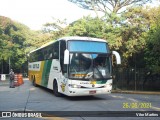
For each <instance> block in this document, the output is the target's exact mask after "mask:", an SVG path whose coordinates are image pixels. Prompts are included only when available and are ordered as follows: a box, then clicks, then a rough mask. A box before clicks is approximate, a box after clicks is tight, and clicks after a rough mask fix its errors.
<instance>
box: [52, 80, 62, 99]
mask: <svg viewBox="0 0 160 120" xmlns="http://www.w3.org/2000/svg"><path fill="white" fill-rule="evenodd" d="M53 93H54V95H55V96H56V97H60V96H61V93H59V92H58V85H57V82H56V81H55V82H54V83H53Z"/></svg>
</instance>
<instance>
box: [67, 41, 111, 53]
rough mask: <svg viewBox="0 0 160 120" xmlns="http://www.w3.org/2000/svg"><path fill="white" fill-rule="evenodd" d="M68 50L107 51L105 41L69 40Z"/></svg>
mask: <svg viewBox="0 0 160 120" xmlns="http://www.w3.org/2000/svg"><path fill="white" fill-rule="evenodd" d="M68 45H69V50H70V51H71V52H95V53H107V52H108V48H107V44H106V43H105V42H94V41H69V42H68Z"/></svg>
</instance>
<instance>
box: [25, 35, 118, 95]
mask: <svg viewBox="0 0 160 120" xmlns="http://www.w3.org/2000/svg"><path fill="white" fill-rule="evenodd" d="M112 55H115V58H116V61H117V64H120V63H121V59H120V55H119V53H118V52H116V51H113V52H110V50H109V46H108V43H107V42H106V40H103V39H98V38H91V37H76V36H71V37H63V38H60V39H58V40H56V41H51V42H49V43H47V44H45V45H43V46H41V47H40V48H38V49H36V50H33V51H31V52H30V53H29V55H28V57H29V59H28V61H29V63H28V75H29V80H30V81H31V82H32V83H33V85H34V86H37V85H39V86H43V87H46V88H48V89H51V90H53V93H54V95H55V96H57V97H58V96H61V95H62V94H64V95H67V96H87V95H98V94H107V93H111V90H112Z"/></svg>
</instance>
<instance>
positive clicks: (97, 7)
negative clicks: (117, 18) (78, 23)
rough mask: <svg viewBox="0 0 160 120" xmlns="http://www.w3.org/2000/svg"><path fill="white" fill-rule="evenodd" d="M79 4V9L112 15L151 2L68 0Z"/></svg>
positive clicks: (136, 0)
mask: <svg viewBox="0 0 160 120" xmlns="http://www.w3.org/2000/svg"><path fill="white" fill-rule="evenodd" d="M68 1H70V2H73V3H75V4H77V5H78V6H79V7H81V8H84V9H89V10H94V11H95V12H96V11H101V12H103V13H104V14H105V15H107V16H110V13H116V14H117V13H121V12H124V11H125V8H126V7H131V6H133V5H134V6H135V5H143V4H145V3H147V2H149V1H150V2H151V0H68Z"/></svg>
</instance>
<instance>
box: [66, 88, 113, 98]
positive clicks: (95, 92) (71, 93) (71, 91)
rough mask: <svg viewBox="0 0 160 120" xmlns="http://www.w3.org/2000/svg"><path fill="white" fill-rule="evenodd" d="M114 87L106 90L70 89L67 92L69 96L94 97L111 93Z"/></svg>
mask: <svg viewBox="0 0 160 120" xmlns="http://www.w3.org/2000/svg"><path fill="white" fill-rule="evenodd" d="M111 90H112V86H106V87H104V88H69V89H68V91H67V92H66V95H67V96H90V95H91V96H92V95H100V94H109V93H111Z"/></svg>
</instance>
